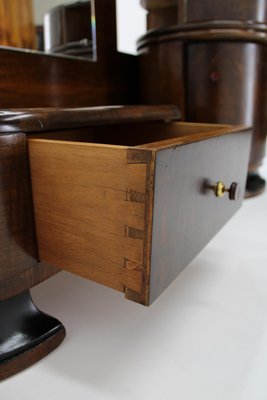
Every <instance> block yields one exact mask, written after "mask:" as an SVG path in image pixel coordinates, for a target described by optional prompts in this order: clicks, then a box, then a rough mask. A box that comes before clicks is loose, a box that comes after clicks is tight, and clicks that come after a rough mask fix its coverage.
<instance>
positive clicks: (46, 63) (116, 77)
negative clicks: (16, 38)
mask: <svg viewBox="0 0 267 400" xmlns="http://www.w3.org/2000/svg"><path fill="white" fill-rule="evenodd" d="M103 10H104V12H103ZM95 14H96V19H97V23H96V30H95V31H94V35H93V39H94V40H95V44H96V50H97V54H96V59H95V61H90V60H82V59H71V58H66V57H65V56H55V55H47V54H43V53H38V52H25V51H23V50H16V49H14V50H13V49H5V48H1V49H0V91H1V93H2V96H1V99H0V108H30V107H86V106H103V105H114V104H136V103H137V91H138V82H137V62H136V57H135V56H131V55H128V54H123V53H118V52H117V48H116V45H117V43H116V9H115V0H97V1H96V2H95Z"/></svg>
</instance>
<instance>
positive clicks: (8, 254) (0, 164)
mask: <svg viewBox="0 0 267 400" xmlns="http://www.w3.org/2000/svg"><path fill="white" fill-rule="evenodd" d="M0 199H1V201H0V236H1V242H0V250H1V251H0V299H1V300H2V299H5V298H7V297H9V296H13V295H14V294H16V293H19V292H20V291H23V290H25V289H28V288H29V287H31V286H34V285H35V284H37V283H39V282H40V281H41V280H42V279H45V278H46V277H48V276H50V275H51V274H53V273H55V271H56V269H55V268H51V267H46V266H43V267H42V269H41V268H40V267H38V261H37V260H38V254H37V247H36V240H35V228H34V216H33V208H32V197H31V183H30V175H29V163H28V153H27V142H26V136H25V135H24V134H22V133H17V134H6V135H3V134H2V135H0Z"/></svg>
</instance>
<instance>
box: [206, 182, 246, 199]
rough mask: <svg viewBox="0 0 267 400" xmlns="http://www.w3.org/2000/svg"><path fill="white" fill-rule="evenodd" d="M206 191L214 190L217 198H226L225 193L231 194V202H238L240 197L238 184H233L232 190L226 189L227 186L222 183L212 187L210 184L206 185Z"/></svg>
mask: <svg viewBox="0 0 267 400" xmlns="http://www.w3.org/2000/svg"><path fill="white" fill-rule="evenodd" d="M205 188H206V189H211V190H213V192H214V194H215V196H216V197H219V198H221V197H224V195H225V193H228V194H229V199H230V200H237V199H238V195H239V185H238V183H237V182H233V183H232V184H231V186H230V188H228V189H227V188H226V186H225V184H224V183H223V182H222V181H218V182H217V183H216V185H210V184H209V183H207V182H206V183H205Z"/></svg>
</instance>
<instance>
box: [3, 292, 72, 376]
mask: <svg viewBox="0 0 267 400" xmlns="http://www.w3.org/2000/svg"><path fill="white" fill-rule="evenodd" d="M0 323H1V330H0V380H2V379H6V378H7V377H9V376H12V375H14V374H15V373H17V372H19V371H21V370H23V369H25V368H27V367H29V366H30V365H32V364H34V363H35V362H36V361H38V360H40V359H41V358H43V357H44V356H46V355H47V354H49V353H50V352H51V351H53V350H54V349H55V348H56V347H57V346H58V345H59V344H60V343H61V342H62V340H63V339H64V337H65V329H64V327H63V326H62V324H61V323H60V322H59V321H58V320H56V319H55V318H52V317H50V316H49V315H47V314H44V313H42V312H41V311H40V310H38V309H37V308H36V306H35V304H34V303H33V302H32V299H31V296H30V294H29V292H28V291H26V292H24V293H21V294H19V295H18V296H16V297H14V298H10V299H8V300H4V301H0Z"/></svg>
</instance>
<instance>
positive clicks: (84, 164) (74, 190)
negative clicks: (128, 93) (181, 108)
mask: <svg viewBox="0 0 267 400" xmlns="http://www.w3.org/2000/svg"><path fill="white" fill-rule="evenodd" d="M122 122H123V121H122ZM122 122H118V123H115V124H113V125H104V126H91V127H90V126H88V127H83V128H77V129H71V130H63V131H60V129H58V130H55V131H50V132H46V133H42V134H39V133H38V134H29V135H28V144H29V157H30V169H31V179H32V191H33V200H34V213H35V222H36V232H37V242H38V250H39V258H40V260H42V261H44V262H47V263H49V264H52V265H54V266H56V267H59V268H61V269H64V270H67V271H71V272H73V273H75V274H78V275H81V276H83V277H85V278H88V279H91V280H94V281H96V282H99V283H101V284H104V285H106V286H109V287H111V288H114V289H117V290H120V291H122V292H125V295H126V298H128V299H130V300H133V301H136V302H139V303H142V304H145V305H149V304H151V303H152V302H153V301H154V300H155V299H156V298H157V297H158V296H159V295H160V293H161V292H162V291H163V290H164V289H165V288H166V287H167V286H168V285H169V284H170V283H171V282H172V281H173V279H174V278H175V277H176V276H177V275H178V274H179V273H180V272H181V271H182V270H183V269H184V268H185V267H186V265H187V264H188V263H190V261H191V260H192V259H193V258H194V257H195V256H196V255H197V254H198V253H199V251H200V250H201V249H202V248H203V247H204V246H205V245H206V244H207V243H208V242H209V240H210V239H211V238H212V237H213V236H214V235H215V234H216V232H218V230H219V229H220V228H221V227H222V226H223V224H224V223H225V222H226V221H227V220H228V219H229V218H230V217H231V216H232V215H233V214H234V213H235V212H236V210H237V209H238V208H239V207H240V205H241V202H242V199H243V196H244V190H245V181H246V172H247V166H248V157H249V148H250V140H251V134H250V130H248V129H245V128H242V127H231V126H217V125H203V124H199V125H198V124H190V123H189V124H187V123H179V122H140V121H139V122H131V123H122ZM220 181H221V182H223V183H224V184H225V188H226V189H230V188H231V190H230V192H227V191H225V194H224V196H222V195H223V192H224V188H223V187H222V186H220V184H218V182H220ZM234 182H236V183H237V184H238V185H235V184H233V183H234ZM217 196H218V197H217ZM230 198H231V199H230Z"/></svg>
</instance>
